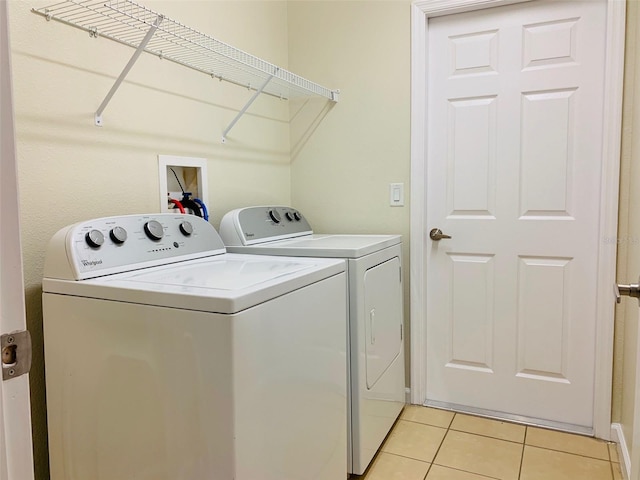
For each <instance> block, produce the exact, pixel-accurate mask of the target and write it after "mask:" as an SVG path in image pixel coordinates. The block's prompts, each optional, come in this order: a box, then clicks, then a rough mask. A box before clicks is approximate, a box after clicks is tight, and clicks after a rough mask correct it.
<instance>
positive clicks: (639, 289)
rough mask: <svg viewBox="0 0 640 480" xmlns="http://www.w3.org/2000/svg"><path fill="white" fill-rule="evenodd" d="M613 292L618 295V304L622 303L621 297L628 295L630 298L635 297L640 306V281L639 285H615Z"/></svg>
mask: <svg viewBox="0 0 640 480" xmlns="http://www.w3.org/2000/svg"><path fill="white" fill-rule="evenodd" d="M613 291H614V293H615V294H616V303H620V301H621V297H620V296H621V295H627V296H629V297H635V298H637V299H638V303H639V304H640V280H639V281H638V283H635V284H634V283H632V284H630V285H623V284H617V283H614V284H613Z"/></svg>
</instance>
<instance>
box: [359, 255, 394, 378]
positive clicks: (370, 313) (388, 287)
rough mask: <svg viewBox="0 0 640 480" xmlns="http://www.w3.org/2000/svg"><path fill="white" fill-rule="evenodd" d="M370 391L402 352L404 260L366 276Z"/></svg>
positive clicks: (367, 361) (381, 266)
mask: <svg viewBox="0 0 640 480" xmlns="http://www.w3.org/2000/svg"><path fill="white" fill-rule="evenodd" d="M364 302H365V303H364V305H365V312H364V313H365V332H366V336H365V353H366V369H367V388H368V389H371V388H373V386H374V385H375V384H376V382H377V381H378V379H379V378H380V377H381V376H382V374H383V373H384V372H385V370H386V369H387V367H389V365H390V364H391V363H392V362H393V360H394V359H395V358H396V357H397V356H398V355H399V354H400V350H401V348H402V330H401V329H402V283H401V279H400V259H399V258H398V257H394V258H391V259H389V260H387V261H386V262H384V263H381V264H380V265H376V266H375V267H372V268H370V269H368V270H367V271H366V272H365V274H364Z"/></svg>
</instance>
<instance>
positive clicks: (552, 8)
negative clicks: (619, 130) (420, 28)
mask: <svg viewBox="0 0 640 480" xmlns="http://www.w3.org/2000/svg"><path fill="white" fill-rule="evenodd" d="M605 26H606V5H605V2H600V1H594V2H531V3H525V4H521V5H514V6H506V7H499V8H493V9H487V10H482V11H477V12H469V13H462V14H457V15H448V16H444V17H440V18H435V19H430V20H429V29H428V35H429V36H428V49H429V50H428V57H429V67H428V70H429V71H428V92H429V93H428V99H427V105H428V119H429V120H428V126H427V131H428V139H427V149H428V158H429V159H430V161H429V163H428V170H427V222H426V225H427V231H428V230H430V229H431V228H440V229H442V230H443V232H444V233H445V234H448V235H451V237H452V238H451V239H443V240H439V241H432V240H430V239H429V238H427V239H426V240H425V241H426V242H427V245H426V253H425V256H426V262H427V302H426V303H427V326H426V329H427V331H426V338H427V340H426V341H427V358H428V361H427V382H426V387H427V402H428V403H432V404H448V405H458V406H461V407H463V408H464V407H466V408H469V409H481V410H487V411H491V412H499V413H502V414H509V415H520V416H525V417H529V418H537V419H543V420H547V421H552V422H561V423H565V424H572V425H575V426H578V427H582V428H585V429H590V428H591V427H592V423H593V403H594V397H593V395H594V358H595V332H596V282H597V261H598V243H599V241H600V239H599V238H598V232H599V220H600V219H599V207H600V193H599V188H600V185H601V177H600V175H601V162H602V161H601V158H602V147H603V145H602V136H601V135H602V131H603V128H602V117H603V85H604V74H603V71H604V61H605V58H604V51H605V33H606V31H605ZM578 429H579V428H578Z"/></svg>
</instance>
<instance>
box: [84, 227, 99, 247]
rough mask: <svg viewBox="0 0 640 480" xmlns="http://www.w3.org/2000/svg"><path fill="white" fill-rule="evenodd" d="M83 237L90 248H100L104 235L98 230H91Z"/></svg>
mask: <svg viewBox="0 0 640 480" xmlns="http://www.w3.org/2000/svg"><path fill="white" fill-rule="evenodd" d="M84 239H85V240H86V241H87V244H88V245H89V246H90V247H91V248H100V247H101V246H102V244H103V243H104V235H103V234H102V232H101V231H100V230H91V231H90V232H88V233H87V234H86V235H85V236H84Z"/></svg>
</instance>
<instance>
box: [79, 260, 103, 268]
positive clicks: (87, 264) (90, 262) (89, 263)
mask: <svg viewBox="0 0 640 480" xmlns="http://www.w3.org/2000/svg"><path fill="white" fill-rule="evenodd" d="M80 261H81V262H82V265H84V266H85V267H95V266H96V265H102V260H80Z"/></svg>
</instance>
